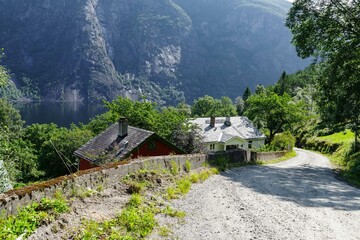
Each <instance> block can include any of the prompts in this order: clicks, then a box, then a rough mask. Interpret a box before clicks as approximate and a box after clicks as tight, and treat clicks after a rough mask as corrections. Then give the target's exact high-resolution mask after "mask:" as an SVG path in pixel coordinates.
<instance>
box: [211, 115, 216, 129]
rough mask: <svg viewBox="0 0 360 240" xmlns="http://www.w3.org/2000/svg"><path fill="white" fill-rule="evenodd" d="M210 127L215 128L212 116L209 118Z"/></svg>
mask: <svg viewBox="0 0 360 240" xmlns="http://www.w3.org/2000/svg"><path fill="white" fill-rule="evenodd" d="M210 127H215V117H214V116H211V117H210Z"/></svg>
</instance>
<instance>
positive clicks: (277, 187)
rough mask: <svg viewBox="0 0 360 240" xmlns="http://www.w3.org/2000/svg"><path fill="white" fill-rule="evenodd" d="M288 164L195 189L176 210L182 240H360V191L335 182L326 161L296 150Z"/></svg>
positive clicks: (241, 171) (232, 173)
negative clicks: (182, 217)
mask: <svg viewBox="0 0 360 240" xmlns="http://www.w3.org/2000/svg"><path fill="white" fill-rule="evenodd" d="M296 152H297V154H298V155H297V156H296V157H295V158H292V159H290V160H288V161H285V162H282V163H278V164H272V165H266V166H247V167H241V168H236V169H231V170H228V171H226V172H224V173H222V174H220V175H215V176H212V177H211V178H210V179H208V180H207V181H205V182H204V183H202V184H194V185H193V188H192V190H191V191H190V193H189V194H188V195H187V196H186V197H185V198H183V199H179V200H176V201H174V202H173V206H174V207H175V208H178V209H180V210H183V211H185V212H186V213H187V216H186V218H185V224H177V225H176V226H174V227H173V232H174V236H175V238H179V239H184V240H187V239H196V240H200V239H266V240H268V239H316V240H319V239H341V240H347V239H360V230H359V226H360V190H359V189H357V188H354V187H351V186H349V185H347V184H346V183H344V182H341V181H339V180H337V179H336V178H334V174H333V172H332V170H331V165H330V163H329V161H328V159H327V158H325V157H323V156H321V155H319V154H316V153H312V152H309V151H305V150H300V149H297V150H296Z"/></svg>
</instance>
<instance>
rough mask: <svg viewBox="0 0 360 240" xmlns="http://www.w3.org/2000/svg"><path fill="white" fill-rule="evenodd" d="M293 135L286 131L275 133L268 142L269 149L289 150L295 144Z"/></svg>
mask: <svg viewBox="0 0 360 240" xmlns="http://www.w3.org/2000/svg"><path fill="white" fill-rule="evenodd" d="M295 140H296V139H295V137H294V136H293V135H292V134H291V133H290V132H288V131H286V132H283V133H279V134H276V135H275V137H274V139H273V141H272V142H271V143H270V146H271V149H272V150H274V151H282V150H288V151H291V150H292V149H293V148H294V145H295Z"/></svg>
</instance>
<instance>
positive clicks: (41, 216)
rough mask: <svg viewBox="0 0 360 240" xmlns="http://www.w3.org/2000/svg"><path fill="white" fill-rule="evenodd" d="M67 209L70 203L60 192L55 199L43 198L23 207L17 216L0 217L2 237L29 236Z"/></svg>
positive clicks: (0, 236)
mask: <svg viewBox="0 0 360 240" xmlns="http://www.w3.org/2000/svg"><path fill="white" fill-rule="evenodd" d="M67 211H69V206H68V203H67V202H66V200H65V199H64V198H63V197H62V195H61V194H60V193H56V194H55V198H54V199H48V198H43V199H42V200H41V201H40V203H32V204H30V205H28V206H26V207H24V208H22V209H21V210H20V211H19V212H18V214H17V216H14V215H10V216H9V217H0V239H17V238H18V237H19V236H20V235H22V234H24V237H27V236H29V235H30V234H31V233H32V232H34V231H35V229H36V228H38V227H39V226H40V225H41V224H43V223H46V222H50V221H51V220H53V219H54V217H56V216H58V215H59V214H60V213H64V212H67Z"/></svg>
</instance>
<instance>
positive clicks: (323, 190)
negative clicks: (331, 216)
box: [221, 165, 360, 211]
mask: <svg viewBox="0 0 360 240" xmlns="http://www.w3.org/2000/svg"><path fill="white" fill-rule="evenodd" d="M221 175H223V176H224V177H226V178H227V179H228V180H230V181H233V182H237V183H240V184H241V185H243V186H245V187H247V188H250V189H252V190H253V191H256V192H258V193H260V194H268V195H273V196H274V197H277V198H280V199H282V200H285V201H291V202H295V203H297V204H299V205H302V206H306V207H328V208H333V209H339V210H346V211H355V210H360V189H357V188H354V187H351V186H349V185H347V184H346V183H343V182H341V181H339V180H337V179H336V178H335V177H334V175H333V173H332V171H331V170H330V169H329V168H323V167H314V166H310V165H301V166H296V167H289V168H279V167H276V166H247V167H241V168H236V169H231V170H228V171H226V172H223V173H222V174H221Z"/></svg>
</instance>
